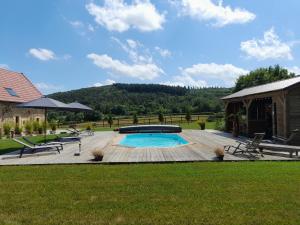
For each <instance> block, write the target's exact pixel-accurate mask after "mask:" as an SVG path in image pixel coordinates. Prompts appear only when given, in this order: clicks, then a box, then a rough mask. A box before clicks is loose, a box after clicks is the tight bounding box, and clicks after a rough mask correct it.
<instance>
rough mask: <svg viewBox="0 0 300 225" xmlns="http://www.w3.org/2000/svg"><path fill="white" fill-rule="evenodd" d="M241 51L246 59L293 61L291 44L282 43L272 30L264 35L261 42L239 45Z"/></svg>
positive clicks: (247, 42) (249, 41)
mask: <svg viewBox="0 0 300 225" xmlns="http://www.w3.org/2000/svg"><path fill="white" fill-rule="evenodd" d="M241 50H242V51H243V52H245V53H246V55H247V56H248V57H252V58H256V59H258V60H266V59H279V58H284V59H289V60H292V59H293V55H292V49H291V44H289V43H285V42H282V41H281V40H280V38H279V37H278V35H277V34H276V33H275V30H274V28H271V29H270V30H267V31H266V32H265V33H264V37H263V39H262V40H259V39H258V40H257V39H252V40H248V41H244V42H242V43H241Z"/></svg>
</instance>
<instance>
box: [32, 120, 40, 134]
mask: <svg viewBox="0 0 300 225" xmlns="http://www.w3.org/2000/svg"><path fill="white" fill-rule="evenodd" d="M40 126H41V125H40V123H39V121H33V122H32V130H33V132H34V133H38V131H39V127H40Z"/></svg>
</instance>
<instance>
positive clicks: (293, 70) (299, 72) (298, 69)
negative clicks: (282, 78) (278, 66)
mask: <svg viewBox="0 0 300 225" xmlns="http://www.w3.org/2000/svg"><path fill="white" fill-rule="evenodd" d="M286 69H287V70H288V71H289V72H290V73H295V74H296V75H300V67H298V66H292V67H286Z"/></svg>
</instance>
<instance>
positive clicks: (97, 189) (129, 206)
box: [0, 162, 300, 225]
mask: <svg viewBox="0 0 300 225" xmlns="http://www.w3.org/2000/svg"><path fill="white" fill-rule="evenodd" d="M0 170H1V172H0V180H1V182H0V199H1V201H0V224H30V225H31V224H43V225H48V224H53V225H54V224H72V225H76V224H105V225H106V224H139V225H141V224H157V225H159V224H163V225H166V224H179V225H182V224H197V225H201V224H205V225H209V224H211V225H212V224H214V225H227V224H228V225H229V224H230V225H235V224H236V225H242V224H247V225H248V224H250V225H259V224H263V225H278V224H280V225H284V224H289V225H293V224H295V225H296V224H299V221H300V213H299V210H300V192H299V186H300V173H299V171H300V164H299V163H297V162H240V163H192V164H143V165H141V164H139V165H114V166H112V165H105V166H99V165H76V166H75V165H73V166H72V165H67V166H26V167H22V166H18V167H0Z"/></svg>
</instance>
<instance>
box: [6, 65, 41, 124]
mask: <svg viewBox="0 0 300 225" xmlns="http://www.w3.org/2000/svg"><path fill="white" fill-rule="evenodd" d="M40 97H42V93H41V92H40V91H39V90H38V89H37V88H36V87H35V86H34V85H33V84H32V83H31V81H30V80H28V78H27V77H26V76H25V75H24V74H23V73H17V72H12V71H9V70H6V69H2V68H0V128H2V127H3V124H4V123H6V122H9V123H13V124H19V125H23V124H24V123H25V122H26V121H27V120H37V121H39V120H44V112H43V110H40V109H21V108H16V105H17V104H18V103H23V102H28V101H31V100H34V99H38V98H40Z"/></svg>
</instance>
